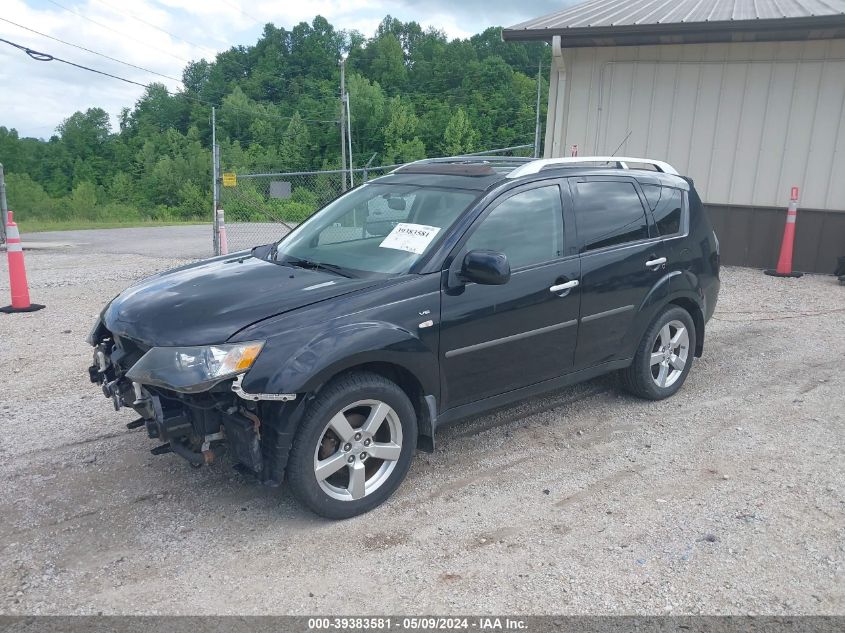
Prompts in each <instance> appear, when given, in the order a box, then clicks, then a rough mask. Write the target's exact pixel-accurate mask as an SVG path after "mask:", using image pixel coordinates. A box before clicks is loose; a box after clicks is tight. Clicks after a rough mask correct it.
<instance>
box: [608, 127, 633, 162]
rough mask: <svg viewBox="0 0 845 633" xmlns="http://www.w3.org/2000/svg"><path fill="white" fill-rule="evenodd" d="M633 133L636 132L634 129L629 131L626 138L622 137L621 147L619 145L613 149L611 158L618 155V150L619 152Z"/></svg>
mask: <svg viewBox="0 0 845 633" xmlns="http://www.w3.org/2000/svg"><path fill="white" fill-rule="evenodd" d="M633 133H634V130H630V131H629V132H628V136H626V137H625V138H623V139H622V142H621V143H619V147H617V148H616V149H615V150H613V153H612V154H611V155H610V156H611V158H612V157H614V156H616V152H618V151H619V150H620V149H622V146H623V145H624V144H625V141H627V140H628V139H629V138H630V137H631V134H633Z"/></svg>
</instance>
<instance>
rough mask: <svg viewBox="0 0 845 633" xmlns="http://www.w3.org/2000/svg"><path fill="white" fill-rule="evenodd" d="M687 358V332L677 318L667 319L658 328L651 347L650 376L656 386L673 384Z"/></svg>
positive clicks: (662, 386) (682, 369)
mask: <svg viewBox="0 0 845 633" xmlns="http://www.w3.org/2000/svg"><path fill="white" fill-rule="evenodd" d="M688 358H689V332H688V331H687V328H686V326H685V325H684V324H683V323H681V322H680V321H678V320H673V321H669V323H667V324H666V325H664V326H663V327H662V328H660V331H659V332H658V333H657V336H656V337H655V339H654V344H653V345H652V348H651V360H650V361H649V365H650V367H651V377H652V380H654V384H656V385H657V386H658V387H661V388H666V387H671V386H672V385H674V384H675V383H676V382H677V381H678V379H679V378H680V377H681V375H682V374H683V373H684V368H685V367H686V365H687V360H688Z"/></svg>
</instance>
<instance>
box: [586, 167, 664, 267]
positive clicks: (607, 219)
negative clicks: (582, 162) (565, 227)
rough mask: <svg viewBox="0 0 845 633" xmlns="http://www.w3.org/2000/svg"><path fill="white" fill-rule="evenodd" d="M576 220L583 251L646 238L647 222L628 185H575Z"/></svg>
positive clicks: (637, 197) (634, 194)
mask: <svg viewBox="0 0 845 633" xmlns="http://www.w3.org/2000/svg"><path fill="white" fill-rule="evenodd" d="M575 220H576V222H577V223H578V235H579V237H580V238H581V241H582V242H583V244H584V250H585V251H591V250H595V249H598V248H605V247H607V246H615V245H617V244H625V243H627V242H635V241H637V240H644V239H647V238H648V221H647V220H646V216H645V210H644V209H643V205H642V203H641V202H640V196H639V195H638V194H637V190H636V188H635V187H634V185H633V184H631V183H630V182H612V181H594V182H579V183H577V184H576V185H575Z"/></svg>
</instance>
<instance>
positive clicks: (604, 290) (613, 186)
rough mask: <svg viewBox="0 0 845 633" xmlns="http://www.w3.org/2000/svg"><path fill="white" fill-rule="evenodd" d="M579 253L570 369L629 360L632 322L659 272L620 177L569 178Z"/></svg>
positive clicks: (646, 228)
mask: <svg viewBox="0 0 845 633" xmlns="http://www.w3.org/2000/svg"><path fill="white" fill-rule="evenodd" d="M570 187H571V191H572V197H573V207H574V211H575V221H576V225H577V227H578V244H579V250H580V252H581V320H580V325H579V329H578V345H577V348H576V350H575V367H576V369H582V368H586V367H592V366H593V365H598V364H600V363H603V362H606V361H609V360H613V359H617V358H625V357H628V356H630V353H631V350H632V349H633V348H634V347H635V346H636V344H637V343H638V341H629V340H627V337H626V335H627V334H628V332H629V330H630V328H631V324H632V320H633V318H634V317H635V315H636V312H637V310H638V308H639V307H640V305H641V304H642V302H643V300H644V299H645V297H646V295H647V294H648V292H649V291H650V290H651V288H652V286H653V285H654V283H655V282H656V281H657V280H658V279H659V278H660V276H661V275H662V271H663V270H665V262H666V260H665V259H664V258H663V255H662V254H661V252H660V251H661V250H662V249H661V248H660V243H659V242H660V241H659V239H656V235H655V233H654V229H653V227H652V226H651V224H650V222H649V220H648V217H647V215H646V210H645V206H644V199H643V196H642V192H641V189H640V186H639V183H637V182H636V181H635V180H634V179H633V178H626V177H624V176H589V177H582V178H571V179H570Z"/></svg>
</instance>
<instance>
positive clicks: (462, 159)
mask: <svg viewBox="0 0 845 633" xmlns="http://www.w3.org/2000/svg"><path fill="white" fill-rule="evenodd" d="M532 160H534V159H533V158H525V157H521V156H495V155H494V156H483V155H478V154H466V155H458V156H444V157H441V158H421V159H420V160H415V161H412V162H410V163H404V164H402V165H397V166H396V168H395V169H393V171H399V170H400V169H402V168H403V167H408V166H409V165H430V164H432V163H528V162H530V161H532ZM391 173H392V172H391Z"/></svg>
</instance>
